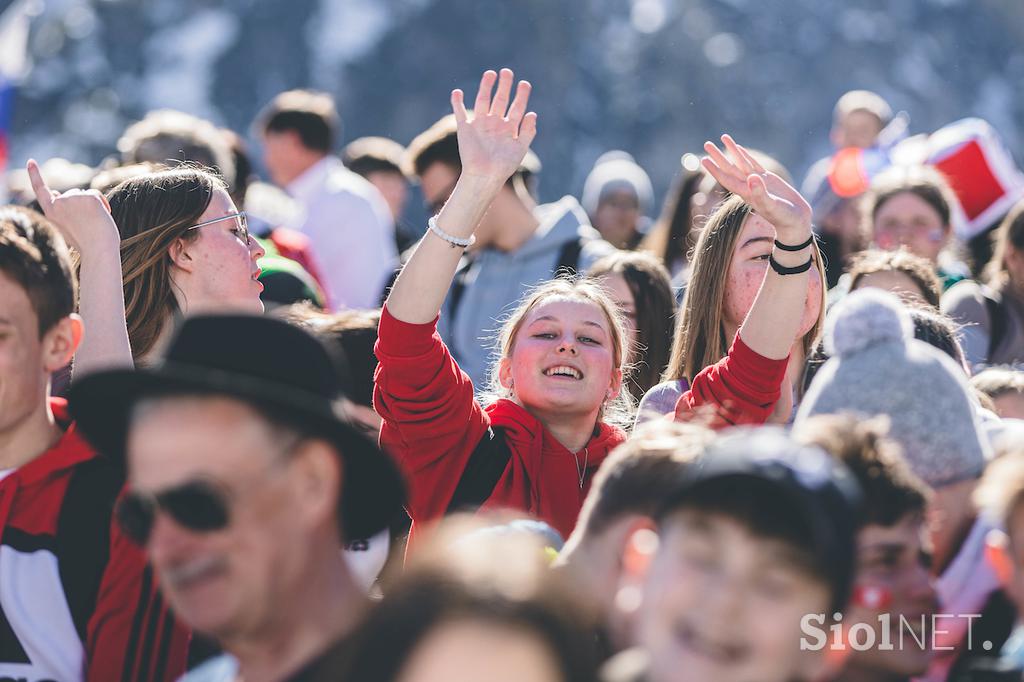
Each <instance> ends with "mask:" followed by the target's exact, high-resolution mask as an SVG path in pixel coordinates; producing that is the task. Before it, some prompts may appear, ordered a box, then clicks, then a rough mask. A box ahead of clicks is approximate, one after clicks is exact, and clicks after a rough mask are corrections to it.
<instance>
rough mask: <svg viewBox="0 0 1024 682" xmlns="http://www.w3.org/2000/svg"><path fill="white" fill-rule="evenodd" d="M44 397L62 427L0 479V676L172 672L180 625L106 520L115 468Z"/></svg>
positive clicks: (178, 670) (184, 636) (182, 647)
mask: <svg viewBox="0 0 1024 682" xmlns="http://www.w3.org/2000/svg"><path fill="white" fill-rule="evenodd" d="M51 406H52V409H53V413H54V416H55V417H56V419H57V421H58V423H60V424H61V426H62V427H64V429H65V431H64V435H63V436H62V437H61V438H60V440H58V441H57V443H56V444H54V446H53V447H51V448H50V449H49V450H47V451H46V452H44V453H43V454H41V455H39V456H38V457H36V458H35V459H33V460H32V461H30V462H28V463H27V464H24V465H22V466H21V467H19V468H18V469H16V470H14V471H12V472H10V473H9V474H8V475H7V476H6V477H4V478H3V480H0V534H2V537H3V541H2V543H0V679H5V680H6V679H17V680H25V679H27V680H50V679H53V680H66V681H68V682H71V681H73V680H86V681H88V682H93V681H96V682H100V681H102V682H109V681H113V680H132V681H146V680H152V681H154V682H155V681H157V680H167V681H168V682H169V681H170V680H175V679H177V678H178V677H179V676H180V675H181V674H182V673H183V672H184V670H185V660H186V650H187V648H188V631H187V630H185V629H184V628H183V627H182V626H181V625H180V624H179V623H178V622H177V621H176V620H175V618H174V615H173V614H172V613H171V612H170V610H169V609H168V607H167V604H166V602H164V600H163V598H162V596H161V595H160V593H159V591H158V590H157V587H156V584H155V582H154V580H153V571H152V569H151V568H150V567H149V566H148V565H147V563H146V555H145V553H144V552H143V551H142V550H141V549H140V548H138V547H136V546H135V545H133V544H131V543H130V542H129V541H128V540H127V539H126V538H125V537H124V535H123V534H122V533H121V531H120V529H119V527H118V525H117V523H116V522H115V521H114V520H113V518H112V517H113V514H112V512H113V508H114V502H115V500H116V498H117V496H118V494H119V492H120V491H121V489H122V487H123V485H124V472H123V469H122V467H120V466H119V465H118V464H116V463H114V462H112V461H110V460H108V459H106V458H104V457H100V456H98V455H97V454H96V452H95V451H94V450H93V449H92V448H91V447H89V445H88V444H87V443H86V442H85V441H84V440H83V439H82V437H81V436H80V435H79V434H78V431H77V429H75V425H74V424H73V423H69V420H68V415H67V403H66V402H65V401H64V400H62V399H59V398H53V399H51Z"/></svg>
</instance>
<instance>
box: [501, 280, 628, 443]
mask: <svg viewBox="0 0 1024 682" xmlns="http://www.w3.org/2000/svg"><path fill="white" fill-rule="evenodd" d="M554 299H557V300H569V301H580V302H583V303H591V304H593V305H596V306H597V307H598V308H599V309H600V310H601V312H602V313H604V316H605V319H607V320H608V324H609V327H610V330H611V337H612V338H611V340H612V362H613V363H614V367H615V369H620V370H622V373H623V382H622V388H621V389H620V390H619V394H618V395H617V396H616V397H615V398H612V399H611V400H609V401H608V402H607V403H605V405H604V407H602V409H601V413H600V414H599V415H598V421H603V422H605V423H607V424H613V425H616V426H621V427H626V426H628V425H630V424H632V415H633V409H634V408H633V398H632V396H631V395H630V393H629V389H628V387H627V385H626V381H625V376H626V374H628V372H629V368H628V367H627V366H626V353H627V350H628V348H627V342H626V332H625V325H624V323H623V321H622V316H621V313H620V312H619V310H618V307H617V306H616V305H615V302H614V301H612V300H611V298H609V297H608V294H606V293H605V291H604V289H602V288H601V287H600V285H598V284H597V283H596V282H594V281H592V280H588V279H586V278H582V277H574V278H569V277H557V278H555V279H552V280H549V281H547V282H543V283H541V284H538V285H537V286H536V287H534V288H533V289H531V290H530V291H528V292H527V293H526V295H525V296H524V297H523V298H522V300H521V301H520V303H519V305H518V306H517V307H516V309H515V310H514V311H512V313H511V314H510V315H509V316H508V318H507V319H506V320H505V323H504V324H503V325H502V327H501V331H500V332H499V333H498V349H497V357H496V358H495V361H494V363H493V364H492V365H491V373H490V381H489V385H488V388H489V390H488V391H487V392H486V394H485V395H484V400H487V401H493V400H498V399H501V398H511V397H512V392H511V391H510V390H509V389H508V388H506V387H505V386H502V385H501V380H500V378H499V376H498V374H499V371H498V370H499V367H500V366H501V361H502V360H503V359H505V358H510V357H511V356H512V350H513V349H514V348H515V342H516V338H517V337H518V336H519V331H520V330H521V329H522V327H523V323H524V322H525V321H526V317H527V316H528V315H529V314H530V312H531V311H532V310H533V309H534V308H536V307H537V306H539V305H542V304H544V303H547V302H548V301H551V300H554Z"/></svg>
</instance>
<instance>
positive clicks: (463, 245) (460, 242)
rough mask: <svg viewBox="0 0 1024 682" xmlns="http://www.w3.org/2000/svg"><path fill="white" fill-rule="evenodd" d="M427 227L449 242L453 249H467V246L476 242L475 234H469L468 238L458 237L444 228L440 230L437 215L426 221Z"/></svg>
mask: <svg viewBox="0 0 1024 682" xmlns="http://www.w3.org/2000/svg"><path fill="white" fill-rule="evenodd" d="M427 227H428V228H430V231H431V232H433V233H434V234H436V235H437V236H438V237H440V238H441V239H443V240H445V241H446V242H448V243H449V244H451V246H452V248H453V249H456V248H460V249H468V248H469V247H471V246H472V245H473V244H475V243H476V235H470V237H469V239H460V238H459V237H456V236H454V235H450V234H448V233H447V232H445V231H444V230H442V229H441V228H440V227H438V226H437V216H433V217H432V218H431V219H430V220H428V221H427Z"/></svg>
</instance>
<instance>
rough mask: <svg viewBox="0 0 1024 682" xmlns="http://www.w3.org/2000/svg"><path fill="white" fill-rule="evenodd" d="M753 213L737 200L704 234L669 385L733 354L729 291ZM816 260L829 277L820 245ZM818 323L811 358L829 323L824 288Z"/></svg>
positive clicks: (808, 342)
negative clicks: (728, 328) (736, 256)
mask: <svg viewBox="0 0 1024 682" xmlns="http://www.w3.org/2000/svg"><path fill="white" fill-rule="evenodd" d="M752 210H753V209H751V207H750V205H749V204H747V203H746V202H744V201H743V199H741V198H740V197H738V196H735V195H734V196H731V197H729V198H728V199H726V200H725V201H724V202H723V203H722V205H721V206H719V207H718V208H717V209H716V210H715V212H714V213H713V214H712V215H711V218H710V219H709V220H708V224H707V226H705V227H704V229H703V230H701V233H700V237H699V239H698V240H697V247H696V250H695V252H694V258H693V263H692V270H691V272H690V282H689V284H688V285H687V293H686V298H685V300H684V301H683V312H682V315H681V316H679V321H678V324H677V325H676V331H675V339H674V340H673V343H672V356H671V357H670V358H669V362H668V367H667V368H666V369H665V374H664V375H663V376H662V379H663V380H664V381H674V380H677V379H683V378H685V379H687V380H688V381H693V377H694V376H696V375H697V374H698V373H699V372H700V371H701V370H702V369H704V368H705V367H709V366H711V365H713V364H715V363H716V362H718V361H719V360H721V359H722V358H724V357H725V355H726V354H727V353H728V351H729V343H730V341H731V339H726V338H725V322H724V319H723V317H722V311H723V308H724V307H725V288H726V284H727V282H728V279H729V264H730V263H731V262H732V258H733V253H734V252H735V250H736V241H737V240H738V239H739V236H740V233H741V232H742V231H743V222H744V221H745V220H746V219H747V216H749V215H750V214H751V212H752ZM812 257H813V258H814V261H815V263H816V264H817V266H818V271H819V272H820V273H822V276H824V273H825V265H824V263H823V261H822V259H821V251H819V250H818V246H817V244H815V245H814V247H813V249H812ZM821 299H822V300H821V309H820V312H819V314H818V321H817V322H815V323H814V326H813V327H811V329H810V331H809V332H807V334H805V335H804V337H803V340H802V343H803V347H804V355H805V357H807V356H809V355H810V351H811V348H812V347H813V345H814V342H815V341H816V339H817V338H818V336H819V334H820V332H821V329H822V326H823V324H824V320H825V288H824V287H822V294H821Z"/></svg>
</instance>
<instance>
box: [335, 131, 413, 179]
mask: <svg viewBox="0 0 1024 682" xmlns="http://www.w3.org/2000/svg"><path fill="white" fill-rule="evenodd" d="M404 156H405V147H403V146H402V145H400V144H398V143H397V142H395V141H394V140H392V139H389V138H387V137H360V138H359V139H357V140H352V141H351V142H349V143H348V144H347V145H346V146H345V149H344V150H343V151H342V153H341V160H342V161H343V162H344V163H345V165H346V166H347V167H348V169H349V170H351V171H352V172H353V173H358V174H359V175H362V176H363V177H366V176H367V175H369V174H370V173H380V172H385V173H398V174H399V175H402V174H403V173H402V160H403V157H404Z"/></svg>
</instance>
